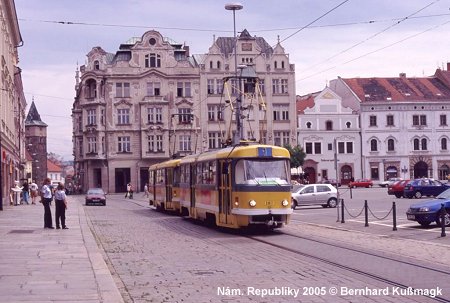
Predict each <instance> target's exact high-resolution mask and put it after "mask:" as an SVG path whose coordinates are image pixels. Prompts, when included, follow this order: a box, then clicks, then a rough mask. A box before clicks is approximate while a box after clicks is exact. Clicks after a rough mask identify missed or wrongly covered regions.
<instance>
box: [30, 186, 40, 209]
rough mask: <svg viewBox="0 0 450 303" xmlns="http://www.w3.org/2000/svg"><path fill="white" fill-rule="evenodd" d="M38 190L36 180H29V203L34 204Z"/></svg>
mask: <svg viewBox="0 0 450 303" xmlns="http://www.w3.org/2000/svg"><path fill="white" fill-rule="evenodd" d="M38 190H39V188H38V186H37V184H36V181H33V182H31V184H30V193H31V204H36V199H37V198H38V196H39V193H38Z"/></svg>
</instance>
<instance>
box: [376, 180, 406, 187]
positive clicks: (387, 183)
mask: <svg viewBox="0 0 450 303" xmlns="http://www.w3.org/2000/svg"><path fill="white" fill-rule="evenodd" d="M401 180H403V179H402V178H389V179H388V180H385V181H383V182H380V186H381V187H387V186H389V185H392V184H394V183H395V182H397V181H401Z"/></svg>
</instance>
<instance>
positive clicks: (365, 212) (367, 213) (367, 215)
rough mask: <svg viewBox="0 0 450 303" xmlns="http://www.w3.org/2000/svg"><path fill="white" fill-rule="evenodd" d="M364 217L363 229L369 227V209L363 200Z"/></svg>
mask: <svg viewBox="0 0 450 303" xmlns="http://www.w3.org/2000/svg"><path fill="white" fill-rule="evenodd" d="M364 215H365V217H366V224H364V226H365V227H368V226H369V207H368V206H367V200H364Z"/></svg>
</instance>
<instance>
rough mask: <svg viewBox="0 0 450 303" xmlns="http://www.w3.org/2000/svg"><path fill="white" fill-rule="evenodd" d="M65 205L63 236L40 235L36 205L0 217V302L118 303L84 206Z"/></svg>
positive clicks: (57, 233) (41, 212) (54, 232)
mask: <svg viewBox="0 0 450 303" xmlns="http://www.w3.org/2000/svg"><path fill="white" fill-rule="evenodd" d="M68 205H69V208H68V210H67V211H66V217H67V218H66V224H67V226H68V227H69V229H67V230H63V229H44V228H43V226H44V207H43V206H42V204H40V203H38V204H37V205H19V206H9V205H7V206H4V210H3V211H0V302H8V303H13V302H34V303H46V302H65V303H68V302H87V303H89V302H92V303H94V302H105V303H110V302H111V303H116V302H118V303H123V299H122V297H121V295H120V292H119V290H118V289H117V286H116V284H115V283H114V281H113V278H112V276H111V273H110V271H109V269H108V267H107V265H106V263H105V261H104V260H103V257H102V255H101V251H100V249H99V248H98V246H97V244H96V242H95V239H94V237H93V235H92V233H91V231H90V229H89V226H88V224H87V220H86V215H85V213H84V209H83V206H82V205H81V203H80V202H77V201H76V199H71V196H69V197H68ZM51 209H52V219H53V224H55V223H54V215H55V208H54V202H53V203H52V207H51Z"/></svg>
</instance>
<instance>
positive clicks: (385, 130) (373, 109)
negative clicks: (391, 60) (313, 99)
mask: <svg viewBox="0 0 450 303" xmlns="http://www.w3.org/2000/svg"><path fill="white" fill-rule="evenodd" d="M449 68H450V64H448V65H447V71H445V70H440V69H438V70H437V71H436V73H435V74H434V75H433V76H430V77H406V75H405V74H400V76H399V77H387V78H351V79H343V78H338V79H336V80H333V81H332V82H331V83H330V87H331V88H332V89H333V90H334V91H336V92H337V93H338V94H339V95H340V96H341V97H342V98H343V102H344V103H347V104H359V106H360V109H359V113H360V119H361V145H362V150H361V157H362V163H363V165H362V175H363V177H367V178H371V179H373V180H380V181H381V180H387V179H388V178H391V177H401V178H405V179H412V178H419V177H430V178H435V179H440V180H444V179H446V176H447V175H448V174H449V173H450V145H449V143H450V141H449V140H450V135H449V133H450V126H449V119H450V114H449V113H450V85H449V84H450V81H449V80H450V72H449Z"/></svg>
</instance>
